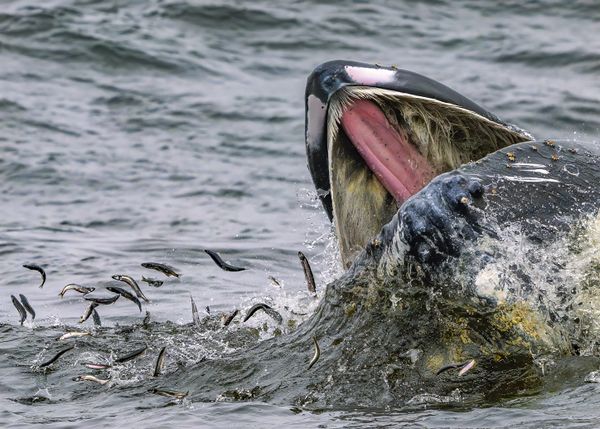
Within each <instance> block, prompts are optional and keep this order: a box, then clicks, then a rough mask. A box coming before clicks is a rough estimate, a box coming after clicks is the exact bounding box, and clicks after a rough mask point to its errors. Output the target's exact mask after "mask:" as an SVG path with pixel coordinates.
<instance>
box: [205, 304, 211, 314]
mask: <svg viewBox="0 0 600 429" xmlns="http://www.w3.org/2000/svg"><path fill="white" fill-rule="evenodd" d="M205 310H206V314H208V315H209V316H210V307H209V306H208V305H207V306H206V308H205Z"/></svg>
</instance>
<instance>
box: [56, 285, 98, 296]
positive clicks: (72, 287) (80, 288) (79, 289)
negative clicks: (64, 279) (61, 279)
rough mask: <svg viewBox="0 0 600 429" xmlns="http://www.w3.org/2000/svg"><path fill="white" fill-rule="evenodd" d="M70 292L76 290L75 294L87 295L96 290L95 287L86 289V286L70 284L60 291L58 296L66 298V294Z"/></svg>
mask: <svg viewBox="0 0 600 429" xmlns="http://www.w3.org/2000/svg"><path fill="white" fill-rule="evenodd" d="M70 290H74V291H75V292H79V293H82V294H84V295H85V294H86V293H90V292H93V291H95V290H96V288H94V287H85V286H81V285H78V284H75V283H70V284H68V285H66V286H65V287H63V288H62V290H61V291H60V293H59V294H58V295H60V297H61V298H64V296H65V293H67V292H68V291H70Z"/></svg>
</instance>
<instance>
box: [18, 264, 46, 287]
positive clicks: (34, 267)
mask: <svg viewBox="0 0 600 429" xmlns="http://www.w3.org/2000/svg"><path fill="white" fill-rule="evenodd" d="M23 268H27V269H28V270H33V271H37V272H38V273H40V274H41V275H42V284H41V285H40V288H41V287H43V286H44V283H46V272H45V271H44V269H43V268H42V267H40V266H39V265H35V264H24V265H23Z"/></svg>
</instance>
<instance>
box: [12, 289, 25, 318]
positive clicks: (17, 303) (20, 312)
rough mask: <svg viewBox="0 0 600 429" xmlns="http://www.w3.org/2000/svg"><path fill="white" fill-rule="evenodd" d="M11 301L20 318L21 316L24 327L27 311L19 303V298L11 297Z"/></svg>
mask: <svg viewBox="0 0 600 429" xmlns="http://www.w3.org/2000/svg"><path fill="white" fill-rule="evenodd" d="M10 299H11V300H12V303H13V305H14V306H15V308H16V309H17V311H18V312H19V316H21V325H23V322H24V321H25V319H27V311H25V308H24V307H23V305H22V304H21V303H20V302H19V300H18V299H17V298H15V296H14V295H11V296H10Z"/></svg>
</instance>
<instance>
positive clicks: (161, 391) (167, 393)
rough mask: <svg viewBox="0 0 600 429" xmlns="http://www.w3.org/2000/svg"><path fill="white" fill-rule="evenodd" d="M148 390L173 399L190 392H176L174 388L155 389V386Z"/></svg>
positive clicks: (183, 396) (180, 397)
mask: <svg viewBox="0 0 600 429" xmlns="http://www.w3.org/2000/svg"><path fill="white" fill-rule="evenodd" d="M148 392H150V393H154V394H155V395H160V396H165V397H167V398H174V399H183V398H185V397H186V396H187V395H189V394H190V392H178V391H176V390H165V389H156V388H154V389H150V390H148Z"/></svg>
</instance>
